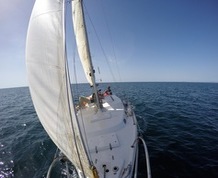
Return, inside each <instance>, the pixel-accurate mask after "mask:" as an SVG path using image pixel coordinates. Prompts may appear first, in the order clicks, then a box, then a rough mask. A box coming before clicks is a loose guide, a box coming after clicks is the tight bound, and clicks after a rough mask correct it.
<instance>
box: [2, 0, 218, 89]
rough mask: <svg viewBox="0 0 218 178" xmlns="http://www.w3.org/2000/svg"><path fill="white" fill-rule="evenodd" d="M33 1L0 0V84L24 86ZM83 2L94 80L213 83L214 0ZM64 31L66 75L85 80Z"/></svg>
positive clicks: (217, 51) (217, 14)
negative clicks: (66, 61)
mask: <svg viewBox="0 0 218 178" xmlns="http://www.w3.org/2000/svg"><path fill="white" fill-rule="evenodd" d="M34 2H35V1H34V0H28V1H27V0H13V2H11V1H4V2H3V1H2V0H1V5H0V41H1V43H0V88H10V87H20V86H27V85H28V82H27V75H26V66H25V42H26V33H27V29H28V22H29V18H30V15H31V11H32V8H33V5H34ZM84 3H85V8H84V9H85V16H86V19H87V20H86V22H87V28H88V36H89V41H90V49H91V55H92V60H93V64H94V67H95V69H96V79H97V81H100V79H102V81H103V82H120V81H121V82H166V81H167V82H218V1H217V0H135V1H132V0H125V1H121V0H118V1H117V0H92V1H90V0H84ZM68 15H70V12H68ZM68 19H70V18H68ZM93 26H94V27H93ZM70 30H72V26H71V25H68V28H67V31H69V32H68V37H69V38H68V39H70V40H68V42H67V44H68V52H69V54H68V59H69V64H70V69H71V75H72V77H71V78H72V80H75V76H76V80H77V81H78V82H79V83H80V82H86V80H85V77H84V74H83V71H82V67H81V64H80V62H79V59H78V57H77V52H76V47H75V40H74V39H73V33H72V32H70ZM96 34H97V35H96ZM71 37H72V40H71ZM99 41H100V42H99ZM102 49H103V50H102ZM74 56H76V59H75V64H76V75H74V74H75V72H74V71H73V70H74V69H75V67H74V66H73V63H74ZM98 69H99V70H98ZM98 71H100V73H99V72H98ZM111 71H112V72H111Z"/></svg>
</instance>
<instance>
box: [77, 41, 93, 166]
mask: <svg viewBox="0 0 218 178" xmlns="http://www.w3.org/2000/svg"><path fill="white" fill-rule="evenodd" d="M73 46H74V48H73V51H74V52H73V70H74V71H73V74H74V78H75V86H76V89H75V90H74V91H75V92H76V96H77V97H78V101H79V94H80V93H79V84H78V77H77V70H76V53H77V52H76V51H77V50H76V49H77V48H76V41H75V40H74V45H73ZM80 113H81V119H82V125H83V133H84V136H83V137H84V143H85V145H86V148H87V149H86V153H87V154H88V157H89V161H90V163H91V165H93V160H92V158H91V152H90V149H89V147H88V139H87V134H86V132H85V124H84V118H83V113H82V110H80ZM76 117H78V116H76ZM81 136H82V135H81Z"/></svg>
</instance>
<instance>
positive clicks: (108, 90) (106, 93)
mask: <svg viewBox="0 0 218 178" xmlns="http://www.w3.org/2000/svg"><path fill="white" fill-rule="evenodd" d="M107 95H112V91H111V87H110V86H108V87H107V90H105V92H104V96H107Z"/></svg>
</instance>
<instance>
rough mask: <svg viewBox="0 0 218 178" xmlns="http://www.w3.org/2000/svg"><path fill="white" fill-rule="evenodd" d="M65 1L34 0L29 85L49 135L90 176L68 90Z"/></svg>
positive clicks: (28, 52)
mask: <svg viewBox="0 0 218 178" xmlns="http://www.w3.org/2000/svg"><path fill="white" fill-rule="evenodd" d="M64 3H65V1H64V0H56V1H54V0H36V2H35V5H34V8H33V11H32V15H31V18H30V22H29V28H28V34H27V42H26V68H27V75H28V81H29V89H30V93H31V97H32V101H33V104H34V107H35V110H36V112H37V115H38V117H39V120H40V122H41V124H42V125H43V127H44V128H45V130H46V132H47V133H48V135H49V136H50V138H51V139H52V140H53V142H54V143H55V144H56V145H57V146H58V148H59V149H60V150H61V151H62V152H63V153H64V154H65V155H66V156H67V158H68V159H69V160H70V161H71V162H72V163H73V164H74V165H75V166H76V167H77V168H78V169H80V170H82V169H83V170H84V173H85V176H86V177H90V178H92V177H93V173H92V170H91V169H90V164H89V159H88V156H87V155H86V151H85V148H84V145H83V143H82V138H81V135H80V131H79V128H78V123H77V120H76V115H75V109H74V106H73V101H72V93H71V91H70V82H69V75H68V69H67V63H66V56H65V39H64V28H63V24H64V22H63V20H64V16H63V14H64V12H63V10H64ZM78 155H79V156H78ZM80 160H82V163H81V161H80Z"/></svg>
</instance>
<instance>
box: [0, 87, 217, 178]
mask: <svg viewBox="0 0 218 178" xmlns="http://www.w3.org/2000/svg"><path fill="white" fill-rule="evenodd" d="M87 86H88V85H85V84H80V85H77V86H74V87H73V88H74V93H75V96H78V95H79V94H83V95H89V94H90V93H89V90H88V89H87V88H88V87H87ZM106 87H107V85H106V84H101V85H100V88H102V89H105V88H106ZM111 88H112V90H113V93H115V94H117V95H118V96H120V97H121V98H123V99H126V98H127V99H128V100H129V101H130V102H131V103H132V104H133V105H134V106H135V114H136V116H137V119H138V123H139V125H140V131H141V133H142V135H143V137H144V139H145V141H146V143H147V146H148V150H149V154H150V164H151V171H152V177H153V178H162V177H163V178H165V177H166V178H171V177H172V178H189V177H190V178H199V177H206V178H217V177H218V84H209V83H114V84H111ZM55 151H56V147H55V145H54V144H53V142H52V141H51V140H50V139H49V137H48V135H47V134H46V132H45V131H44V129H43V128H42V126H41V124H40V122H39V120H38V118H37V115H36V113H35V110H34V107H33V105H32V101H31V98H30V93H29V90H28V88H13V89H1V90H0V178H12V177H15V178H41V177H45V175H46V172H47V170H48V167H49V165H50V163H51V161H52V160H53V156H54V154H55ZM141 155H142V156H141V157H140V160H139V162H140V167H139V176H138V177H140V178H144V177H146V176H145V171H144V167H143V165H144V162H145V160H144V155H143V152H142V151H141ZM53 177H64V175H63V174H61V173H54V175H53Z"/></svg>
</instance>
